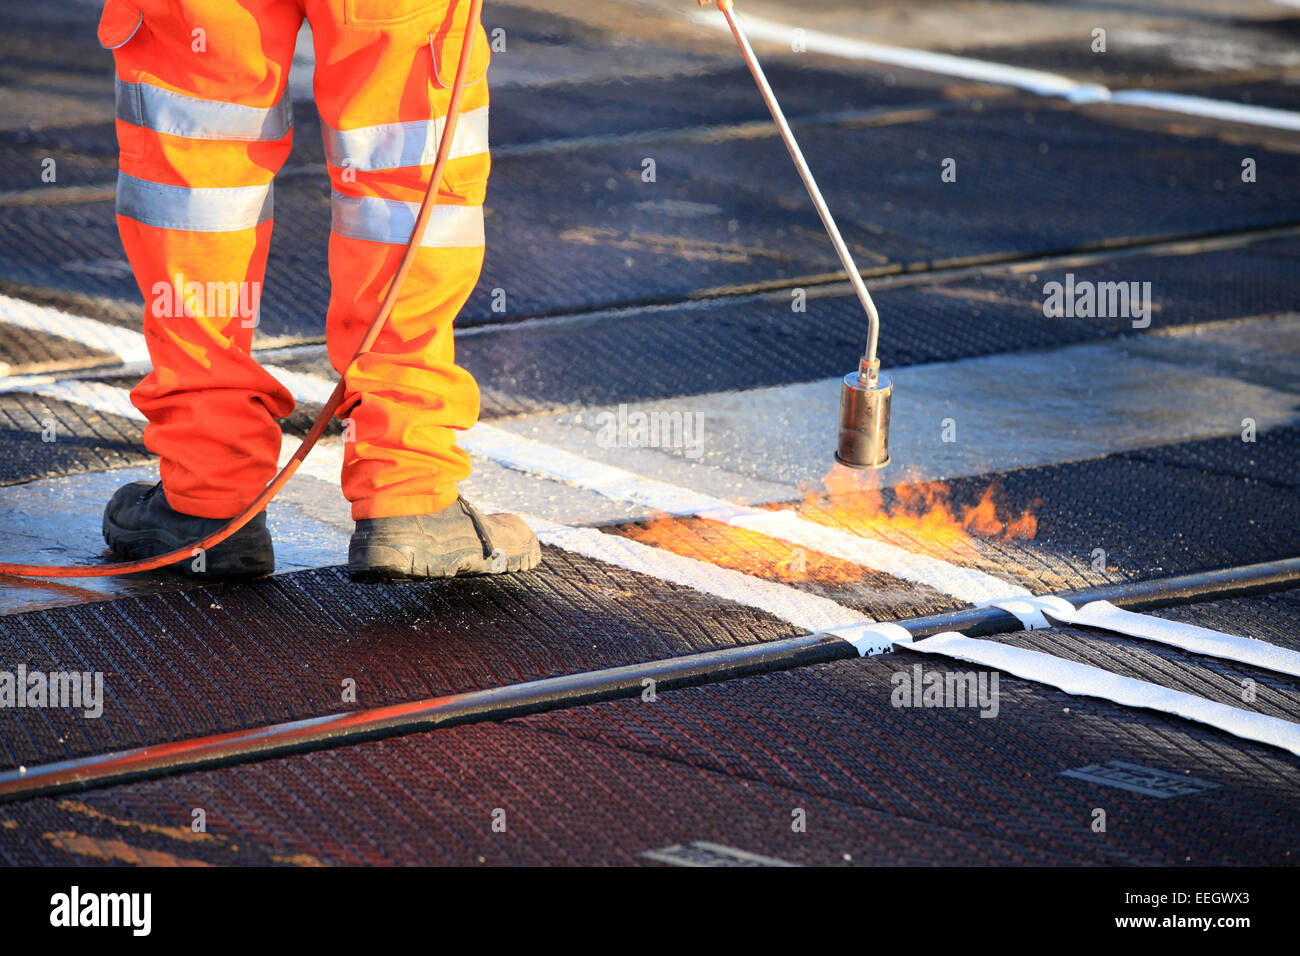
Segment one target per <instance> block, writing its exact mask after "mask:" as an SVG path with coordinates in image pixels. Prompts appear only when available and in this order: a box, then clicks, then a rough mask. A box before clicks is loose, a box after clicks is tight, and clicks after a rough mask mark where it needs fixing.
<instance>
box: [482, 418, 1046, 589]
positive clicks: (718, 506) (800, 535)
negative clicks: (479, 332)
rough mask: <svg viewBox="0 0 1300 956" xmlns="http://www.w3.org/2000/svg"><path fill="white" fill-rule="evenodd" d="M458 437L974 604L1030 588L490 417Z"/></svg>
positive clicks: (610, 490) (487, 452)
mask: <svg viewBox="0 0 1300 956" xmlns="http://www.w3.org/2000/svg"><path fill="white" fill-rule="evenodd" d="M458 441H459V444H460V446H461V447H462V448H464V449H465V450H466V451H468V452H469V453H470V454H472V455H482V456H483V457H486V458H491V459H492V460H493V461H495V462H497V463H498V464H501V465H505V466H506V467H507V468H513V469H515V470H516V471H523V472H526V473H528V474H532V475H538V476H540V477H542V478H548V479H550V480H552V481H560V482H564V483H566V484H570V485H575V486H577V487H580V488H585V489H587V490H589V491H594V492H596V493H597V494H600V495H604V496H605V497H607V498H611V499H614V500H616V501H627V502H631V503H633V504H638V505H641V506H643V507H646V508H652V509H654V510H656V511H663V512H666V513H668V514H673V515H698V516H700V517H702V518H708V519H711V520H714V521H720V522H723V523H724V524H728V525H732V526H735V527H738V528H745V529H747V530H750V531H757V532H759V533H760V534H765V535H767V536H768V537H772V538H777V539H780V540H782V541H786V542H789V543H791V544H795V545H799V546H801V547H805V548H810V549H812V550H814V551H820V552H821V553H823V554H827V555H830V556H832V557H837V558H840V559H841V560H844V561H851V562H853V563H855V564H859V565H862V566H864V567H869V568H874V569H876V570H879V571H885V572H887V573H889V574H892V575H894V576H895V577H897V578H901V579H903V580H906V581H911V582H913V583H915V584H924V585H926V586H927V587H931V588H934V589H935V590H937V591H940V592H941V593H944V594H949V595H951V596H953V597H956V598H960V599H961V600H963V601H968V602H970V603H978V602H981V601H993V600H998V599H1001V598H1010V597H1019V596H1024V595H1027V594H1029V593H1030V592H1029V591H1028V590H1026V589H1025V588H1023V587H1021V586H1020V585H1017V584H1011V583H1009V582H1007V581H1003V580H1002V579H1001V578H997V577H994V576H993V575H991V574H986V573H985V572H983V571H979V570H976V569H974V568H963V567H958V566H957V565H954V564H950V563H948V562H947V561H943V560H940V559H939V558H933V557H930V556H928V555H920V554H914V553H912V552H911V551H907V550H905V549H904V548H900V547H897V546H896V545H892V544H886V543H884V542H881V541H871V540H868V539H866V538H862V537H859V536H858V535H855V534H851V533H849V532H847V531H841V530H840V529H838V528H830V527H826V526H824V525H819V524H817V523H816V522H813V521H809V520H808V519H807V518H803V517H801V516H800V515H798V514H796V513H795V512H793V511H788V510H786V511H767V510H763V509H761V508H752V507H748V506H746V505H737V504H733V503H731V502H728V501H724V500H722V499H721V498H715V497H713V496H712V495H706V494H702V493H700V492H697V491H691V490H690V489H688V488H681V487H679V486H677V485H673V484H669V483H668V482H664V481H658V480H656V479H653V478H644V477H642V476H640V475H636V474H634V473H632V472H630V471H624V470H623V469H622V468H616V467H614V466H613V465H606V464H604V463H602V462H596V461H592V460H590V459H588V458H583V457H581V456H579V455H575V454H573V453H571V452H567V451H564V450H562V449H559V448H554V447H551V446H550V445H543V444H542V443H540V442H536V441H533V440H532V439H529V438H522V437H520V436H518V435H515V434H513V433H511V432H508V431H506V430H505V429H503V428H497V427H495V426H492V425H487V424H484V423H482V422H480V423H479V424H478V425H476V426H474V428H472V429H471V430H470V431H468V432H465V433H463V434H462V435H461V436H460V438H459V440H458Z"/></svg>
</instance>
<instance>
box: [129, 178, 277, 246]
mask: <svg viewBox="0 0 1300 956" xmlns="http://www.w3.org/2000/svg"><path fill="white" fill-rule="evenodd" d="M273 207H274V202H273V194H272V191H271V184H270V183H267V184H266V185H265V186H229V187H219V188H206V189H190V188H187V187H185V186H164V185H162V184H161V183H151V182H148V181H147V180H144V179H137V178H136V177H134V176H128V175H127V174H126V173H118V174H117V214H118V215H119V216H125V217H126V218H128V219H134V220H135V221H136V222H141V223H144V224H145V225H146V226H156V227H158V228H159V229H183V230H185V231H186V232H238V231H239V230H240V229H252V228H253V227H254V226H257V225H260V224H261V223H264V222H266V221H267V220H268V219H270V218H271V216H272V213H273V211H274V208H273Z"/></svg>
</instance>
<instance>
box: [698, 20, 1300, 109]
mask: <svg viewBox="0 0 1300 956" xmlns="http://www.w3.org/2000/svg"><path fill="white" fill-rule="evenodd" d="M1291 2H1292V5H1297V4H1300V0H1291ZM689 16H690V19H692V20H693V21H695V22H696V23H700V24H703V25H704V26H707V27H712V28H713V29H715V30H721V31H724V32H727V33H730V28H729V27H728V26H727V23H726V21H725V20H724V19H723V18H722V17H720V16H718V15H717V14H716V13H712V12H710V11H694V12H692V13H691V14H690V15H689ZM743 25H744V27H745V30H746V32H748V33H749V34H750V36H752V37H754V38H756V39H759V40H768V41H770V42H773V43H781V44H785V45H788V44H789V43H790V42H791V40H792V39H793V38H794V35H795V30H796V28H795V27H791V26H787V25H786V24H784V23H778V22H776V21H775V20H768V19H765V18H764V17H757V16H754V15H753V14H749V13H747V14H745V15H744V19H743ZM798 29H799V32H800V35H801V36H800V38H801V40H802V41H803V43H804V47H805V49H807V50H808V51H810V52H812V53H821V54H825V55H827V56H836V57H840V58H842V59H846V60H867V61H870V62H873V63H888V64H892V65H893V66H901V67H905V68H907V69H910V70H921V71H923V72H926V73H937V74H939V75H941V76H957V77H961V78H962V79H967V80H978V81H980V82H984V83H994V84H997V85H999V86H1010V87H1012V88H1014V89H1020V90H1027V91H1028V92H1030V93H1036V94H1038V95H1039V96H1056V97H1061V98H1062V99H1066V100H1069V101H1070V102H1072V103H1120V104H1123V105H1125V106H1136V107H1141V108H1143V109H1153V110H1163V111H1165V112H1173V113H1186V114H1188V115H1193V116H1204V117H1209V118H1212V119H1222V120H1227V121H1230V122H1233V123H1248V124H1250V125H1252V126H1268V127H1273V128H1275V129H1287V130H1300V113H1296V112H1294V111H1291V110H1280V109H1274V108H1271V107H1264V106H1248V105H1245V104H1242V103H1233V102H1230V101H1227V100H1211V99H1206V98H1204V97H1199V96H1187V95H1185V94H1181V93H1163V92H1159V91H1155V90H1120V91H1116V92H1112V91H1111V90H1110V89H1109V88H1107V87H1106V86H1103V85H1102V84H1099V83H1084V82H1081V81H1079V80H1073V79H1071V78H1070V77H1068V76H1063V75H1061V74H1059V73H1049V72H1046V71H1043V70H1029V69H1024V68H1022V67H1018V66H1008V65H1006V64H1003V63H990V62H988V61H986V60H976V59H972V58H970V57H964V56H956V55H954V54H949V53H932V52H930V51H929V50H916V49H912V48H909V47H897V46H887V45H885V44H883V43H870V42H868V41H866V40H854V39H851V38H849V37H843V36H836V35H835V34H831V33H823V32H821V31H819V30H806V29H803V28H798Z"/></svg>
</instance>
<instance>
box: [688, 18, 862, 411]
mask: <svg viewBox="0 0 1300 956" xmlns="http://www.w3.org/2000/svg"><path fill="white" fill-rule="evenodd" d="M701 2H703V0H701ZM717 6H718V9H719V10H721V11H722V15H723V16H724V17H726V18H727V25H728V26H730V27H731V32H732V33H733V34H734V35H735V37H736V42H737V43H739V44H740V52H741V53H743V54H744V56H745V62H746V63H748V64H749V72H750V73H752V74H753V75H754V82H756V83H757V84H758V89H759V92H760V93H762V94H763V101H764V102H765V103H767V108H768V110H769V111H770V112H771V114H772V119H773V120H775V121H776V127H777V129H778V130H780V132H781V138H782V139H783V140H785V148H786V149H788V150H789V151H790V158H791V159H793V160H794V165H795V168H796V169H798V170H799V178H800V179H802V180H803V184H804V186H806V187H807V189H808V195H809V196H810V197H812V201H813V205H814V206H815V207H816V208H817V215H819V216H821V220H822V225H823V226H825V227H826V233H827V235H829V236H830V237H831V244H832V245H834V246H835V251H836V252H837V253H838V254H839V257H840V262H841V263H843V264H844V270H845V271H846V272H847V273H848V274H849V282H851V283H852V284H853V291H854V292H856V293H857V295H858V301H859V302H861V303H862V308H863V309H864V310H865V311H866V313H867V348H866V351H865V352H864V353H863V355H862V364H861V374H862V377H863V380H864V381H865V382H866V384H867V385H868V386H869V387H874V386H875V382H876V374H877V372H878V371H879V369H880V363H879V362H878V361H877V360H876V343H877V341H878V340H879V338H880V315H879V313H877V312H876V304H875V303H874V302H873V301H872V300H871V293H870V292H868V291H867V284H866V283H865V282H863V281H862V273H860V272H859V271H858V267H857V265H856V264H855V263H854V261H853V256H852V255H850V254H849V247H848V246H847V245H846V244H845V242H844V237H843V236H841V235H840V230H839V227H837V226H836V225H835V219H834V217H832V216H831V211H830V208H829V207H828V206H827V205H826V200H825V199H823V198H822V192H821V190H820V189H818V188H817V181H816V180H815V179H813V174H812V170H811V169H809V168H808V162H807V160H805V159H804V158H803V151H802V150H801V149H799V144H798V143H797V142H796V141H795V138H794V133H793V132H792V131H791V129H790V124H789V123H788V122H786V119H785V113H784V112H782V110H781V104H780V103H778V102H777V101H776V94H774V93H773V92H772V87H771V86H770V85H768V82H767V77H766V76H765V75H764V74H763V68H762V67H761V66H759V63H758V57H756V56H755V55H754V48H753V47H751V46H750V45H749V37H747V36H746V35H745V30H744V28H743V27H741V25H740V21H738V20H737V19H736V14H735V12H734V11H733V10H732V4H731V0H717Z"/></svg>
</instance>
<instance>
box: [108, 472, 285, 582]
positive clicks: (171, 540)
mask: <svg viewBox="0 0 1300 956" xmlns="http://www.w3.org/2000/svg"><path fill="white" fill-rule="evenodd" d="M228 520H229V519H227V518H196V517H195V516H194V515H187V514H181V513H180V512H179V511H175V510H173V509H172V506H171V505H169V504H168V503H167V496H166V495H165V494H163V487H162V482H158V483H157V484H150V483H149V482H147V481H136V482H132V483H131V484H129V485H124V486H122V487H121V488H119V489H117V492H116V493H115V494H114V495H113V497H112V498H110V499H109V501H108V505H107V507H105V508H104V540H105V541H106V542H108V546H109V547H110V548H112V549H113V550H114V551H116V552H117V553H118V554H120V555H122V556H123V557H127V558H152V557H153V556H154V555H157V554H166V553H167V552H168V551H175V550H176V549H177V548H183V547H186V546H187V545H192V544H193V543H194V542H195V541H199V540H201V539H202V538H205V537H207V536H208V535H210V534H212V532H214V531H216V530H218V529H220V528H222V527H224V526H225V525H226V523H227V522H228ZM172 567H174V568H175V569H176V570H178V571H180V572H182V573H183V574H188V575H191V576H193V577H200V578H211V579H213V580H216V579H222V578H257V577H261V576H263V575H265V574H270V573H271V572H272V571H274V570H275V549H274V548H273V547H272V546H271V532H270V531H269V530H268V529H267V527H266V512H265V511H263V512H262V513H261V514H259V515H258V516H257V517H256V518H254V519H253V520H252V521H250V522H248V524H246V525H244V526H243V527H242V528H240V529H239V530H238V531H236V532H235V533H234V534H233V535H231V536H230V537H229V538H227V539H226V540H225V541H222V542H221V543H220V544H218V545H216V546H215V547H213V548H210V549H208V550H207V551H206V552H205V553H203V554H202V555H192V556H191V557H188V558H186V559H185V560H183V561H178V562H176V563H175V564H174V565H172Z"/></svg>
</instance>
